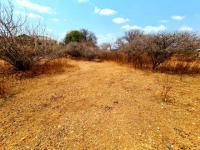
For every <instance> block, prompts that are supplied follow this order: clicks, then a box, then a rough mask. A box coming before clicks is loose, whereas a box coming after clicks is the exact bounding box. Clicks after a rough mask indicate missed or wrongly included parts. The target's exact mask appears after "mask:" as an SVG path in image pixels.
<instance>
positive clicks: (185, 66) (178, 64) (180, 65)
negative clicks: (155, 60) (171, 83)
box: [158, 58, 200, 74]
mask: <svg viewBox="0 0 200 150" xmlns="http://www.w3.org/2000/svg"><path fill="white" fill-rule="evenodd" d="M158 70H159V71H161V72H167V73H176V74H199V73H200V60H191V61H184V60H177V59H174V58H173V59H170V60H169V61H166V62H165V63H163V64H161V65H160V66H159V68H158Z"/></svg>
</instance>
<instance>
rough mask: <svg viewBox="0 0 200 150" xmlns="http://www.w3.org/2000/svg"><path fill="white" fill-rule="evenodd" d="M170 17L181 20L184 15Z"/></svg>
mask: <svg viewBox="0 0 200 150" xmlns="http://www.w3.org/2000/svg"><path fill="white" fill-rule="evenodd" d="M171 18H172V19H173V20H177V21H181V20H183V19H185V16H172V17H171Z"/></svg>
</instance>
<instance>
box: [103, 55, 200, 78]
mask: <svg viewBox="0 0 200 150" xmlns="http://www.w3.org/2000/svg"><path fill="white" fill-rule="evenodd" d="M99 57H100V58H101V59H103V60H111V61H115V62H118V63H121V64H131V65H132V66H133V67H134V68H138V69H142V70H152V68H153V64H152V61H151V58H150V57H149V56H148V54H145V53H144V54H141V55H135V56H129V55H128V54H125V53H123V52H102V53H99ZM154 71H158V72H163V73H173V74H199V73H200V60H199V58H190V57H189V56H188V57H187V56H186V57H182V56H174V57H172V58H171V59H168V60H165V61H164V62H163V63H161V64H160V65H159V66H158V67H157V68H156V70H154Z"/></svg>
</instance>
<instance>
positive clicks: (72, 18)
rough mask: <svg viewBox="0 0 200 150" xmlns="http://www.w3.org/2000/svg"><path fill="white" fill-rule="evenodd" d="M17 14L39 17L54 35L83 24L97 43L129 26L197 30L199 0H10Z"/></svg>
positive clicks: (151, 30) (109, 39) (148, 29)
mask: <svg viewBox="0 0 200 150" xmlns="http://www.w3.org/2000/svg"><path fill="white" fill-rule="evenodd" d="M13 1H14V6H15V13H16V15H26V16H28V18H29V20H31V22H32V23H36V22H38V21H39V20H40V22H41V23H42V24H44V25H45V26H46V28H47V31H48V32H49V33H51V35H53V36H54V37H55V38H57V39H60V40H61V39H62V38H63V37H64V35H65V34H66V32H68V31H70V30H74V29H81V28H86V29H88V30H90V31H93V32H94V33H95V34H96V35H97V37H98V39H99V43H103V42H113V41H114V40H115V39H116V38H117V37H120V36H122V35H123V34H124V32H125V31H127V30H130V29H140V30H143V31H144V32H145V33H156V32H161V31H177V30H179V31H194V32H199V30H200V1H199V0H13Z"/></svg>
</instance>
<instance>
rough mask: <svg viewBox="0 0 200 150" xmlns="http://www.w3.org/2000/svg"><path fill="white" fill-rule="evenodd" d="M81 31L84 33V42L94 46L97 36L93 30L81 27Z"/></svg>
mask: <svg viewBox="0 0 200 150" xmlns="http://www.w3.org/2000/svg"><path fill="white" fill-rule="evenodd" d="M81 33H83V35H84V39H85V42H87V43H88V44H90V45H91V46H96V44H97V37H96V36H95V34H94V33H93V32H91V31H88V30H87V29H81Z"/></svg>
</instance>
